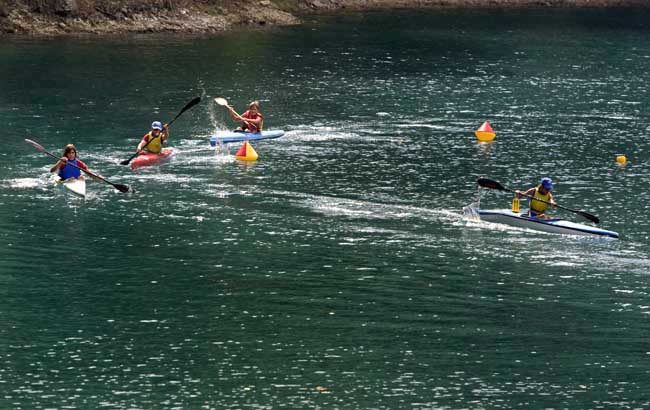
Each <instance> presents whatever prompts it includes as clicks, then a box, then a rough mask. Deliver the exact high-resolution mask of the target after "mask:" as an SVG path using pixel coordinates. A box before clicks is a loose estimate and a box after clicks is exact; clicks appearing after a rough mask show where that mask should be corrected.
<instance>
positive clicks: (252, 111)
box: [226, 101, 264, 133]
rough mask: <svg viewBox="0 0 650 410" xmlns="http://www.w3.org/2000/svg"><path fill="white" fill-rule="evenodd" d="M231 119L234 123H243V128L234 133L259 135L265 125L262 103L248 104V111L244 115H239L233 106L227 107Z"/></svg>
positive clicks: (253, 102)
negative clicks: (261, 108)
mask: <svg viewBox="0 0 650 410" xmlns="http://www.w3.org/2000/svg"><path fill="white" fill-rule="evenodd" d="M226 107H228V112H229V113H230V118H232V119H233V121H237V122H241V123H242V124H241V127H240V128H237V129H235V130H233V131H235V132H252V133H258V132H260V131H262V127H263V125H264V117H263V116H262V113H260V102H259V101H252V102H250V103H249V104H248V110H247V111H246V112H245V113H243V114H242V115H239V114H237V112H236V111H235V109H234V108H233V106H232V105H227V106H226Z"/></svg>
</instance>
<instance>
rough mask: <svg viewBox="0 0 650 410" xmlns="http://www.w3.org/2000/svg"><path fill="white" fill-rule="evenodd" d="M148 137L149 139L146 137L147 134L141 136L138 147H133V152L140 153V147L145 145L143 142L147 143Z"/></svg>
mask: <svg viewBox="0 0 650 410" xmlns="http://www.w3.org/2000/svg"><path fill="white" fill-rule="evenodd" d="M148 139H149V138H148V135H145V136H144V137H142V140H141V141H140V143H139V144H138V147H137V148H136V149H135V152H137V153H138V154H141V153H142V147H144V146H145V144H146V143H147V141H148Z"/></svg>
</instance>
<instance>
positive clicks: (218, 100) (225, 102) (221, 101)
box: [214, 97, 228, 107]
mask: <svg viewBox="0 0 650 410" xmlns="http://www.w3.org/2000/svg"><path fill="white" fill-rule="evenodd" d="M214 102H216V103H217V104H219V105H223V106H224V107H225V106H226V105H228V100H226V99H225V98H223V97H217V98H215V99H214Z"/></svg>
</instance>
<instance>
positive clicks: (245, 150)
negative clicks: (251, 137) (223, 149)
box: [235, 141, 258, 161]
mask: <svg viewBox="0 0 650 410" xmlns="http://www.w3.org/2000/svg"><path fill="white" fill-rule="evenodd" d="M257 157H258V156H257V152H255V150H254V149H253V146H252V145H251V144H250V143H249V142H248V141H246V142H244V145H242V146H241V148H240V149H239V151H237V153H236V154H235V158H237V159H239V160H241V161H257Z"/></svg>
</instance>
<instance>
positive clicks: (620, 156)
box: [616, 154, 627, 165]
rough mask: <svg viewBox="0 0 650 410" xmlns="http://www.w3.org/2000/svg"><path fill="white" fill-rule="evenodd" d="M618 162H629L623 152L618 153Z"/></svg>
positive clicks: (622, 163) (623, 163)
mask: <svg viewBox="0 0 650 410" xmlns="http://www.w3.org/2000/svg"><path fill="white" fill-rule="evenodd" d="M616 162H618V163H619V164H621V165H625V163H626V162H627V158H625V155H623V154H617V155H616Z"/></svg>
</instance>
